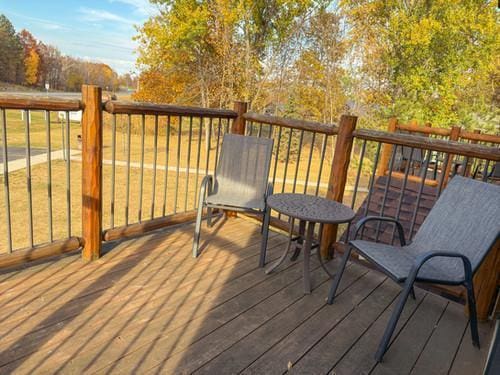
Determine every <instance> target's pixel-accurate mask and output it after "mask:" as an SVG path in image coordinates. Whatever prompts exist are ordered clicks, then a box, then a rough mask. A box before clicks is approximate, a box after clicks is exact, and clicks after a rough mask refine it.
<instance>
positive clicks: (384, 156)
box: [377, 117, 398, 176]
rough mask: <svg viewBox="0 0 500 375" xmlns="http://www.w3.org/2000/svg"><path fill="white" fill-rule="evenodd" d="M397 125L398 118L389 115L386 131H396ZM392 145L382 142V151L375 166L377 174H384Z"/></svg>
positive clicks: (387, 166) (387, 167)
mask: <svg viewBox="0 0 500 375" xmlns="http://www.w3.org/2000/svg"><path fill="white" fill-rule="evenodd" d="M397 125H398V119H397V118H396V117H391V118H390V119H389V124H388V126H387V131H388V132H389V133H394V132H396V127H397ZM392 147H393V146H392V145H391V144H389V143H384V145H383V146H382V152H381V154H380V159H379V162H378V167H377V176H383V175H385V172H386V171H387V170H388V169H389V160H390V159H391V154H392Z"/></svg>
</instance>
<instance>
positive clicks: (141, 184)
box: [137, 114, 146, 223]
mask: <svg viewBox="0 0 500 375" xmlns="http://www.w3.org/2000/svg"><path fill="white" fill-rule="evenodd" d="M144 138H146V116H145V115H144V114H143V115H142V116H141V164H140V173H139V209H138V210H137V221H138V222H139V223H140V222H141V221H142V195H143V194H142V192H143V187H144Z"/></svg>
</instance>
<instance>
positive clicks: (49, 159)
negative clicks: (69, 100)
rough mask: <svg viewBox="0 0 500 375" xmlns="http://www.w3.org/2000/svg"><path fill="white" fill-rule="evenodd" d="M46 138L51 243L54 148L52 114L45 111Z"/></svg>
mask: <svg viewBox="0 0 500 375" xmlns="http://www.w3.org/2000/svg"><path fill="white" fill-rule="evenodd" d="M45 136H46V143H47V205H48V207H47V210H48V217H47V219H48V229H49V242H52V241H53V233H52V157H51V153H52V148H51V144H50V112H49V111H45Z"/></svg>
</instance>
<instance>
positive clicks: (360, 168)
mask: <svg viewBox="0 0 500 375" xmlns="http://www.w3.org/2000/svg"><path fill="white" fill-rule="evenodd" d="M365 151H366V139H364V140H363V146H361V154H360V155H359V165H358V172H357V173H356V182H355V183H354V191H353V193H352V201H351V208H352V209H354V205H355V204H356V195H357V194H358V187H359V179H360V178H361V171H362V169H363V159H364V157H365Z"/></svg>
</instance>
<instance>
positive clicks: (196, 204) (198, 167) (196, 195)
mask: <svg viewBox="0 0 500 375" xmlns="http://www.w3.org/2000/svg"><path fill="white" fill-rule="evenodd" d="M202 131H203V117H200V128H199V131H198V155H197V156H196V174H195V182H194V201H193V202H194V203H193V206H194V209H196V208H197V207H198V203H197V202H198V199H196V198H197V197H198V183H199V181H198V179H199V177H200V156H201V136H202Z"/></svg>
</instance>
